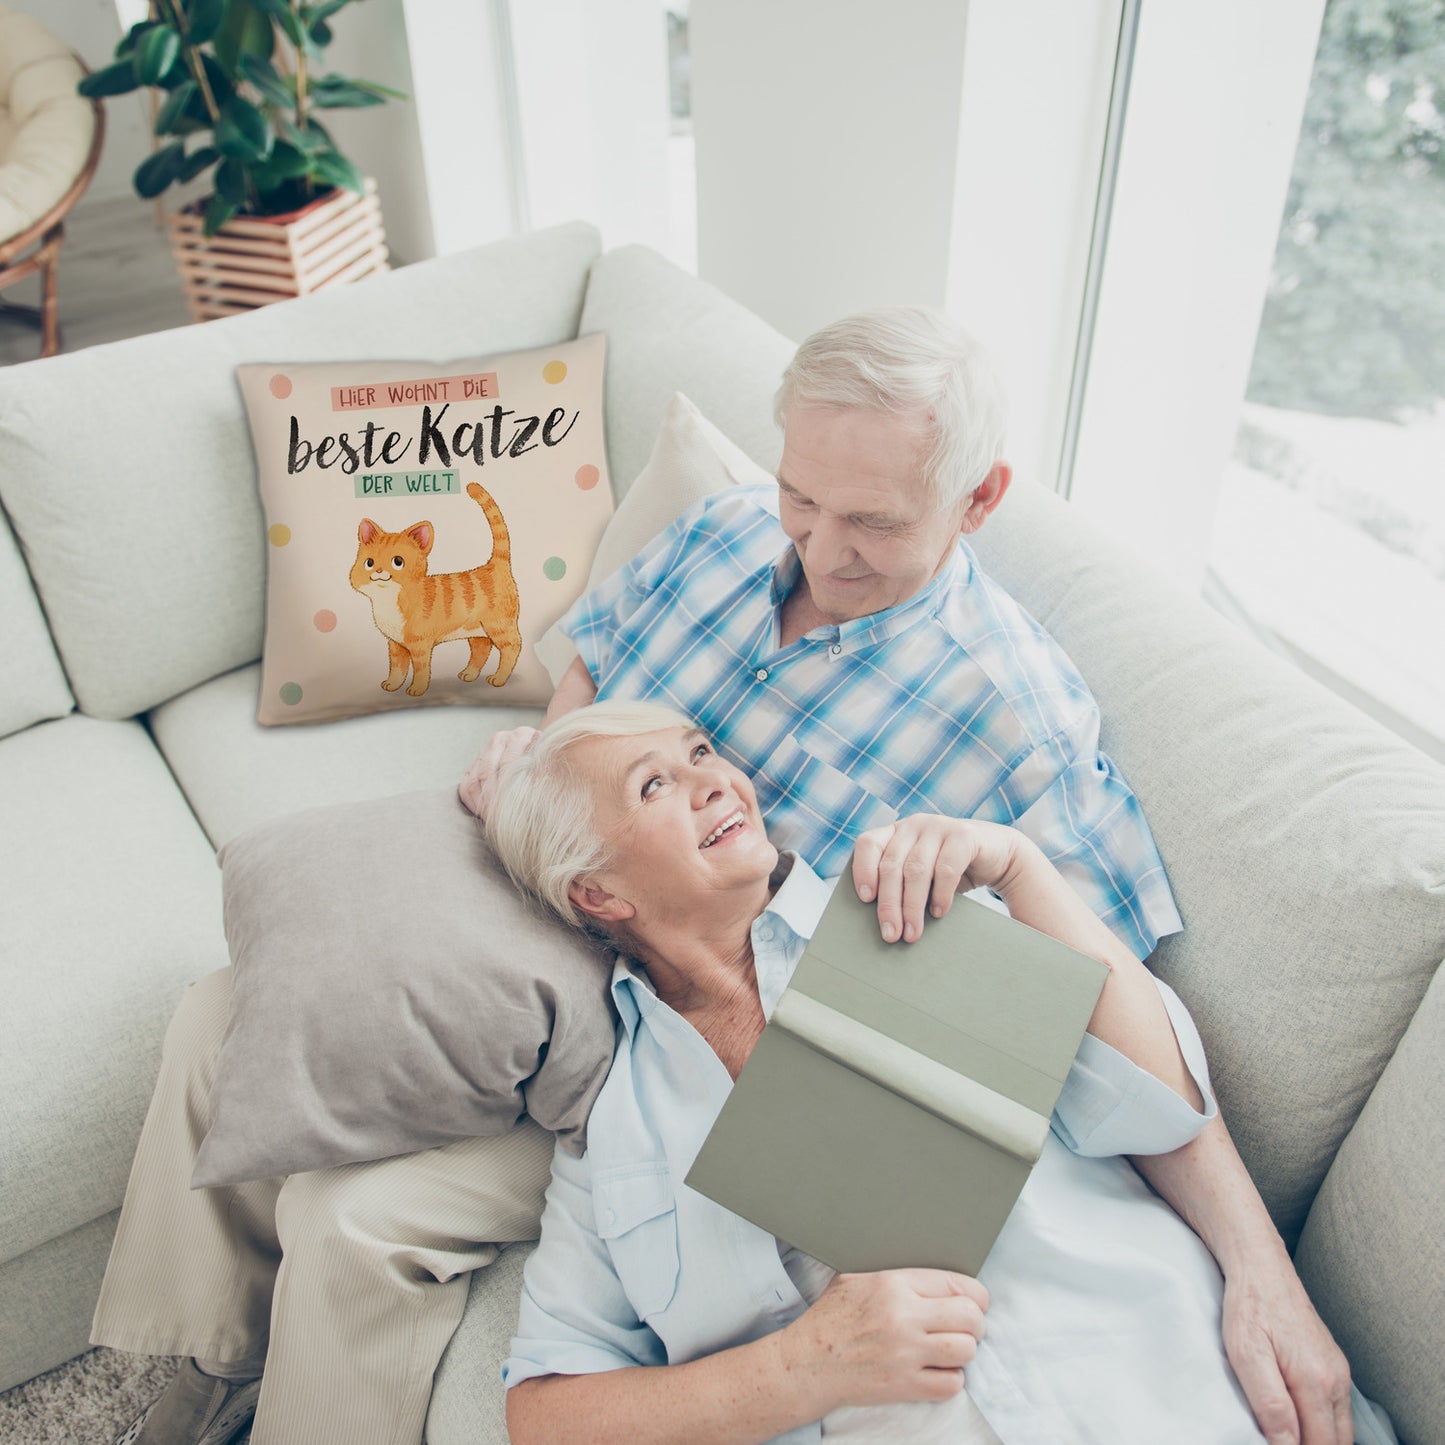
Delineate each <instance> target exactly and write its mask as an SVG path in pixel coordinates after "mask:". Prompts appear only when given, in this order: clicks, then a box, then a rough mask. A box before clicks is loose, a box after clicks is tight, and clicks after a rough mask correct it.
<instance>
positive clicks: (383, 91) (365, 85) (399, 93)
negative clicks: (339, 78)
mask: <svg viewBox="0 0 1445 1445" xmlns="http://www.w3.org/2000/svg"><path fill="white" fill-rule="evenodd" d="M351 83H352V84H353V85H355V86H358V87H359V88H360V89H362V90H369V91H371V92H372V93H373V94H375V95H384V96H387V97H389V98H390V99H391V100H410V99H411V97H410V96H409V95H408V94H407V93H406V91H404V90H393V89H392V88H391V87H390V86H389V85H382V84H381V83H380V82H379V81H375V80H353V81H352V82H351Z"/></svg>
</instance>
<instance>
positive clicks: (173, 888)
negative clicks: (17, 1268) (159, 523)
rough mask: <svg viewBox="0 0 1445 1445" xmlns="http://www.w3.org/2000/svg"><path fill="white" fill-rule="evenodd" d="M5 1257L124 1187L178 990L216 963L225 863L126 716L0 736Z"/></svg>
mask: <svg viewBox="0 0 1445 1445" xmlns="http://www.w3.org/2000/svg"><path fill="white" fill-rule="evenodd" d="M0 797H3V798H4V799H5V827H4V829H3V830H0V878H3V879H4V880H5V883H4V887H3V889H0V937H3V938H4V940H5V946H4V950H3V952H0V995H3V997H4V999H5V1008H4V1009H3V1011H0V1019H3V1023H0V1262H3V1261H4V1260H8V1259H13V1258H15V1257H16V1256H17V1255H20V1254H24V1253H25V1252H26V1251H27V1250H30V1249H33V1248H34V1247H35V1246H36V1245H38V1244H43V1243H44V1242H45V1241H46V1240H49V1239H54V1238H55V1237H56V1236H57V1235H60V1234H64V1233H66V1232H67V1231H69V1230H72V1229H76V1228H78V1227H79V1226H81V1225H83V1224H88V1223H89V1222H90V1221H91V1220H93V1219H96V1218H98V1217H99V1216H100V1215H103V1214H107V1213H109V1212H110V1211H111V1210H112V1209H114V1208H115V1207H116V1206H117V1205H118V1204H119V1203H120V1200H121V1195H122V1193H123V1192H124V1189H125V1181H126V1175H127V1173H128V1172H129V1169H130V1161H131V1155H132V1153H133V1152H134V1149H135V1141H136V1138H137V1137H138V1135H139V1134H140V1126H141V1120H142V1119H143V1118H144V1117H145V1111H146V1105H147V1103H148V1102H149V1099H150V1092H151V1085H152V1084H153V1083H154V1082H155V1075H156V1065H157V1061H158V1059H159V1057H160V1043H161V1035H162V1034H163V1032H164V1030H165V1026H166V1023H167V1021H168V1020H169V1018H170V1016H171V1011H172V1009H173V1008H174V1007H175V1003H176V1000H177V999H178V998H179V997H180V994H181V991H182V989H183V988H184V987H185V985H186V984H187V983H188V982H190V981H191V980H192V979H194V978H197V977H199V976H200V975H201V974H204V973H209V972H210V971H211V970H212V969H215V968H219V967H221V966H223V965H224V964H225V962H226V948H225V941H224V938H223V936H222V933H221V911H220V910H221V892H220V881H221V878H220V873H219V871H218V870H217V868H216V864H215V859H214V857H213V856H212V853H211V849H210V847H209V846H208V845H207V843H206V839H205V837H204V835H203V834H202V833H201V830H200V829H199V828H198V827H197V826H196V821H195V819H194V818H193V817H192V816H191V813H190V810H189V809H188V808H187V807H186V803H185V799H184V798H182V797H181V795H180V793H179V792H178V791H177V789H176V786H175V783H174V782H173V781H172V779H171V776H170V774H169V773H168V772H167V770H166V765H165V762H164V761H163V759H162V758H161V756H160V754H159V753H157V752H156V750H155V747H154V745H153V744H152V743H151V740H150V739H149V738H148V737H147V736H146V733H145V729H144V728H142V727H141V726H140V725H139V724H137V723H107V722H98V721H96V720H94V719H92V718H87V717H81V716H78V715H75V716H71V717H67V718H62V719H61V720H60V721H58V722H49V723H41V724H39V725H37V726H36V727H33V728H29V729H27V730H26V731H25V732H22V733H16V734H15V735H14V736H13V737H9V738H6V739H4V740H3V741H0Z"/></svg>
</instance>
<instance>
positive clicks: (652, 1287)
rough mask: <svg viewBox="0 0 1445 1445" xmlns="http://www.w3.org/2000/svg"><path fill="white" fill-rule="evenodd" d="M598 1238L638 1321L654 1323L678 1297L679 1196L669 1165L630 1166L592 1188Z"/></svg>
mask: <svg viewBox="0 0 1445 1445" xmlns="http://www.w3.org/2000/svg"><path fill="white" fill-rule="evenodd" d="M592 1196H593V1203H594V1207H595V1209H596V1216H597V1233H598V1236H599V1237H600V1238H601V1239H602V1240H604V1241H605V1242H606V1244H607V1250H608V1253H609V1254H610V1255H611V1256H612V1264H613V1267H614V1268H615V1269H616V1270H617V1278H618V1279H619V1280H620V1281H621V1283H622V1288H623V1290H624V1292H625V1293H626V1295H627V1298H628V1299H629V1300H631V1301H632V1307H633V1308H634V1309H635V1310H636V1311H637V1314H638V1318H639V1319H644V1320H646V1319H651V1318H652V1316H654V1315H657V1314H660V1313H661V1312H662V1311H663V1310H665V1309H666V1308H667V1307H668V1305H670V1304H671V1303H672V1300H673V1296H674V1295H676V1293H677V1278H678V1250H677V1196H676V1195H675V1194H674V1192H673V1188H672V1172H671V1170H670V1169H669V1168H668V1167H667V1165H666V1164H665V1163H656V1164H638V1165H628V1166H626V1167H624V1168H620V1169H611V1170H608V1171H606V1172H605V1173H603V1174H600V1175H598V1176H597V1178H596V1179H594V1181H593V1185H592Z"/></svg>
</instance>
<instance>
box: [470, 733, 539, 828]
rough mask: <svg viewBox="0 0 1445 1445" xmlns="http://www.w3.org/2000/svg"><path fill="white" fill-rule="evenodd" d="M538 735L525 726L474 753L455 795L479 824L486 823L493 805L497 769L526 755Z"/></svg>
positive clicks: (502, 735)
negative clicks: (470, 811)
mask: <svg viewBox="0 0 1445 1445" xmlns="http://www.w3.org/2000/svg"><path fill="white" fill-rule="evenodd" d="M537 736H538V734H537V729H536V728H526V727H523V728H512V729H511V731H510V732H504V733H497V734H496V735H495V736H494V737H492V738H490V739H488V741H487V745H486V747H484V748H483V749H482V750H481V752H480V753H478V754H477V756H476V758H475V760H474V761H473V763H472V765H471V767H469V768H468V769H467V771H466V773H465V774H464V775H463V777H462V780H461V782H460V783H459V784H458V785H457V794H458V796H459V797H460V798H461V800H462V802H464V803H465V804H466V805H467V807H468V808H470V809H471V810H472V812H474V813H475V814H476V815H477V817H479V818H480V819H481V820H482V822H484V823H485V822H486V821H487V812H488V810H489V809H490V808H491V806H492V792H493V789H494V788H495V787H496V782H497V772H498V770H499V769H500V768H502V767H503V766H504V765H505V764H507V763H509V762H511V760H512V759H513V758H517V757H520V756H521V755H522V754H523V753H525V752H526V751H527V749H528V748H530V747H531V746H532V744H533V743H534V742H536V740H537Z"/></svg>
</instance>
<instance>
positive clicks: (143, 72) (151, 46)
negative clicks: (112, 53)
mask: <svg viewBox="0 0 1445 1445" xmlns="http://www.w3.org/2000/svg"><path fill="white" fill-rule="evenodd" d="M180 53H181V37H180V35H179V34H178V33H177V32H176V31H175V30H174V29H173V28H172V27H171V26H169V25H157V26H156V27H155V29H154V30H147V31H146V33H145V34H144V35H143V36H141V41H140V44H139V45H137V46H136V48H135V78H136V79H137V80H138V81H139V82H140V83H141V84H142V85H158V84H159V83H160V78H161V76H163V75H164V74H165V73H166V71H168V70H169V69H170V68H171V66H173V65H174V64H175V63H176V60H177V58H178V57H179V56H180Z"/></svg>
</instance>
